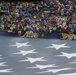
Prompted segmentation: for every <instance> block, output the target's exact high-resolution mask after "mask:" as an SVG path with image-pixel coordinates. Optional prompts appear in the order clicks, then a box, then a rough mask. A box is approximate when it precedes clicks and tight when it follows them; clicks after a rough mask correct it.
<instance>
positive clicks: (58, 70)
mask: <svg viewBox="0 0 76 75" xmlns="http://www.w3.org/2000/svg"><path fill="white" fill-rule="evenodd" d="M71 69H74V68H62V69H49V70H47V71H43V72H37V74H39V73H48V72H52V73H57V72H60V71H65V70H71Z"/></svg>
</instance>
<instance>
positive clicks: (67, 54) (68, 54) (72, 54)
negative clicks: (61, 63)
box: [56, 52, 76, 59]
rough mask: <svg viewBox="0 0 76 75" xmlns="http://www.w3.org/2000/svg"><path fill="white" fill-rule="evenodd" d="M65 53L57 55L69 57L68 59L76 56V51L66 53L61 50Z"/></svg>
mask: <svg viewBox="0 0 76 75" xmlns="http://www.w3.org/2000/svg"><path fill="white" fill-rule="evenodd" d="M61 53H62V54H63V55H56V56H57V57H67V58H68V59H70V58H72V57H76V53H65V52H61Z"/></svg>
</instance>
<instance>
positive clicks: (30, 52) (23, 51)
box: [13, 49, 38, 56]
mask: <svg viewBox="0 0 76 75" xmlns="http://www.w3.org/2000/svg"><path fill="white" fill-rule="evenodd" d="M35 50H36V49H33V50H28V51H25V50H20V52H17V53H13V54H22V55H23V56H25V55H27V54H32V53H38V52H34V51H35Z"/></svg>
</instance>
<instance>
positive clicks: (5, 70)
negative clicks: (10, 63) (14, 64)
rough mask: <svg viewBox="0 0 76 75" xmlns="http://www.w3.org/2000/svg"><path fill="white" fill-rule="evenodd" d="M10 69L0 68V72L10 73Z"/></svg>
mask: <svg viewBox="0 0 76 75" xmlns="http://www.w3.org/2000/svg"><path fill="white" fill-rule="evenodd" d="M11 70H12V69H4V70H0V73H10V72H13V71H11Z"/></svg>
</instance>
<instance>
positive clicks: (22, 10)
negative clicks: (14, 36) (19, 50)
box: [0, 0, 76, 38]
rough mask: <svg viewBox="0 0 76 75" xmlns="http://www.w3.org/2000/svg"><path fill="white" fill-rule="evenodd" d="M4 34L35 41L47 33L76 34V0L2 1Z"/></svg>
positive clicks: (0, 11)
mask: <svg viewBox="0 0 76 75" xmlns="http://www.w3.org/2000/svg"><path fill="white" fill-rule="evenodd" d="M0 31H7V32H13V33H18V36H22V37H35V38H36V37H45V35H46V34H47V33H67V34H74V35H76V0H44V1H37V2H36V3H33V2H19V1H18V2H11V3H10V2H4V1H2V2H0Z"/></svg>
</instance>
